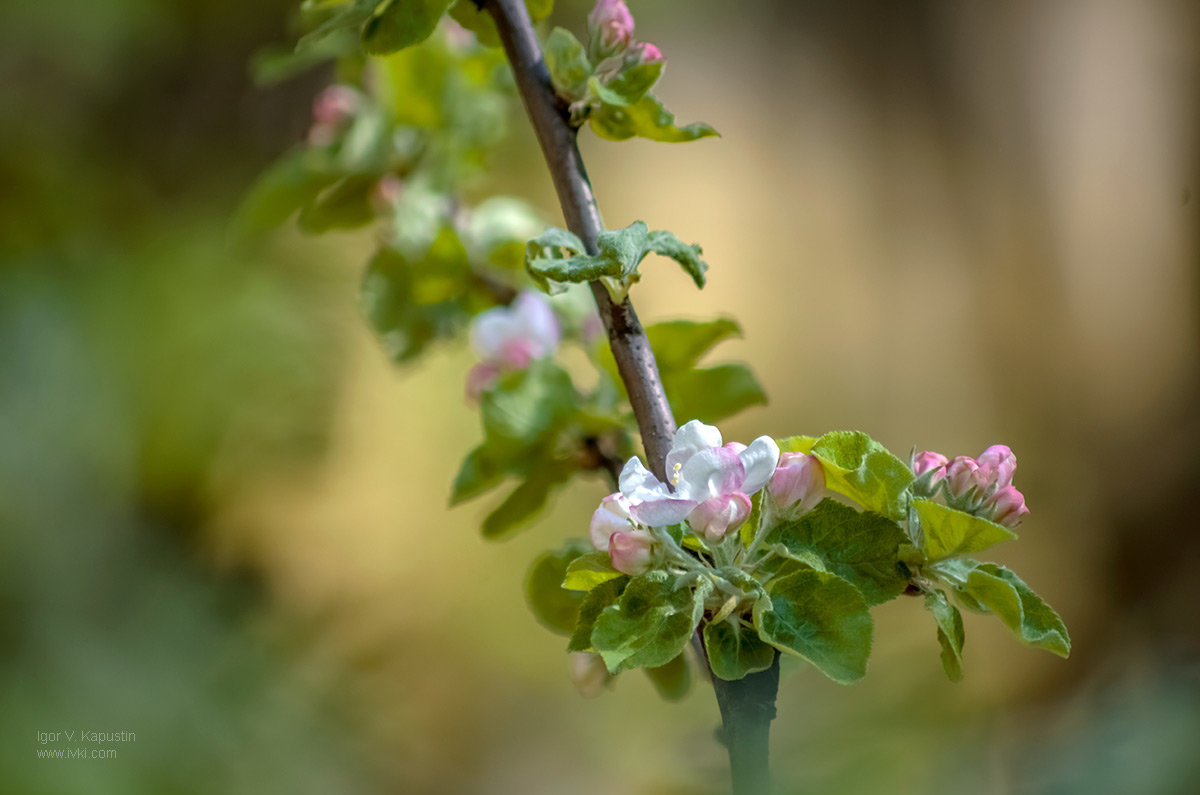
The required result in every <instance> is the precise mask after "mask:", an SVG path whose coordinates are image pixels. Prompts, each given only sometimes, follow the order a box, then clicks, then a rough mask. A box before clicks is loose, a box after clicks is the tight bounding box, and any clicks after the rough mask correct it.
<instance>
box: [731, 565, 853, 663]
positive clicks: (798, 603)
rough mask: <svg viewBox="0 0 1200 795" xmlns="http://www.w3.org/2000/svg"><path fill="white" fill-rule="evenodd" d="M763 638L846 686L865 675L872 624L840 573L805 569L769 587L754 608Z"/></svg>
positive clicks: (851, 587) (756, 627) (756, 623)
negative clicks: (806, 661) (801, 658)
mask: <svg viewBox="0 0 1200 795" xmlns="http://www.w3.org/2000/svg"><path fill="white" fill-rule="evenodd" d="M754 627H755V629H757V630H758V634H759V637H761V638H762V639H763V640H765V641H766V642H767V643H770V644H771V645H772V646H774V647H775V648H777V649H779V650H780V651H784V652H788V653H790V654H795V655H798V656H800V657H803V658H804V659H806V660H808V661H809V662H811V663H812V664H813V665H815V666H816V667H817V669H818V670H819V671H821V673H823V674H825V675H826V676H828V677H829V678H830V679H832V680H834V681H835V682H841V683H843V684H846V683H849V682H853V681H855V680H856V679H861V678H862V677H863V676H864V675H865V674H866V672H867V658H868V657H869V656H870V654H871V636H872V632H873V627H874V623H873V621H872V620H871V613H870V612H869V611H868V610H867V603H866V601H865V600H864V599H863V597H862V594H861V593H859V591H858V589H857V588H855V587H854V586H853V585H851V584H850V583H848V582H846V581H845V580H843V579H842V578H841V577H838V576H837V575H836V574H830V573H828V572H821V571H816V570H815V569H807V570H806V569H803V568H802V569H801V570H799V571H797V572H795V573H794V574H790V575H788V576H787V577H782V578H779V579H775V580H771V581H770V582H768V583H767V594H766V596H764V597H763V598H761V599H759V600H758V601H757V602H755V604H754Z"/></svg>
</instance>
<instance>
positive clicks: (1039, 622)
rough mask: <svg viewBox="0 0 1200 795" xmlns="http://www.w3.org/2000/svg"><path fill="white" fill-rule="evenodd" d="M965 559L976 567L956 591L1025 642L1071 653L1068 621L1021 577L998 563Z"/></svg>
mask: <svg viewBox="0 0 1200 795" xmlns="http://www.w3.org/2000/svg"><path fill="white" fill-rule="evenodd" d="M964 563H967V564H968V565H973V568H972V569H971V570H970V573H969V574H967V577H966V582H965V583H962V584H958V583H955V584H954V586H955V590H956V591H958V592H960V593H961V594H963V595H966V596H967V597H969V599H970V600H972V601H973V602H975V603H978V604H979V605H981V606H983V607H984V608H986V609H987V610H988V611H989V612H992V613H994V614H996V616H997V617H999V619H1000V620H1001V621H1002V622H1004V625H1005V626H1007V627H1008V628H1009V629H1010V630H1012V631H1013V633H1014V634H1016V636H1017V637H1018V638H1019V639H1020V640H1021V641H1022V642H1023V643H1027V644H1029V645H1030V646H1036V647H1037V648H1039V649H1045V650H1046V651H1048V652H1051V653H1053V654H1057V655H1058V656H1059V657H1069V656H1070V654H1071V638H1070V635H1069V634H1068V633H1067V627H1066V625H1065V624H1063V621H1062V619H1061V618H1059V616H1058V613H1056V612H1054V610H1053V609H1052V608H1051V607H1050V606H1049V605H1048V604H1046V603H1045V602H1044V601H1042V598H1041V597H1040V596H1038V595H1037V594H1036V593H1034V592H1033V590H1031V589H1030V587H1029V586H1028V585H1026V584H1025V582H1024V581H1023V580H1022V579H1021V578H1020V577H1018V576H1017V575H1016V574H1014V573H1013V572H1011V571H1009V570H1008V569H1006V568H1004V567H1003V566H997V565H996V564H994V563H975V562H974V561H964ZM970 604H971V602H964V605H967V606H969V605H970Z"/></svg>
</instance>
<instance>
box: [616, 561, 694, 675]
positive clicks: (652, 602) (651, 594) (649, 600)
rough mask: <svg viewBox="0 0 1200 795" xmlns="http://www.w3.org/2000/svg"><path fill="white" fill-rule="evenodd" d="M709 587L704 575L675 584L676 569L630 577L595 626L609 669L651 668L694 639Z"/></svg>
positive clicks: (669, 659) (665, 661)
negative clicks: (691, 584) (672, 573)
mask: <svg viewBox="0 0 1200 795" xmlns="http://www.w3.org/2000/svg"><path fill="white" fill-rule="evenodd" d="M601 587H603V586H601ZM711 588H712V585H711V584H710V583H709V581H708V580H706V579H701V580H698V581H696V583H695V585H694V586H692V587H689V586H686V585H685V586H684V587H682V588H676V587H675V577H674V575H671V574H668V573H667V572H665V571H650V572H647V573H646V574H642V575H640V576H638V577H634V578H633V579H632V580H630V582H629V585H628V587H626V588H625V591H624V592H623V593H622V594H621V598H620V600H618V602H617V603H616V604H614V605H610V606H608V607H606V608H604V611H603V612H602V613H601V614H600V617H599V618H598V619H596V626H595V628H594V629H593V630H592V644H593V645H594V646H595V647H596V649H597V650H598V651H599V652H600V656H601V657H602V658H604V664H605V665H607V666H608V670H609V671H610V672H612V673H618V672H619V671H624V670H627V669H629V668H636V667H637V666H647V667H651V668H652V667H655V666H659V665H665V664H666V663H668V662H670V661H671V660H672V659H674V658H675V657H676V656H677V655H678V654H679V653H680V652H681V651H683V648H684V647H685V646H686V645H687V644H688V641H689V640H690V639H691V637H692V633H693V631H695V629H696V624H698V623H699V621H700V616H701V615H702V614H703V612H704V599H705V597H707V596H708V592H709V591H710V590H711Z"/></svg>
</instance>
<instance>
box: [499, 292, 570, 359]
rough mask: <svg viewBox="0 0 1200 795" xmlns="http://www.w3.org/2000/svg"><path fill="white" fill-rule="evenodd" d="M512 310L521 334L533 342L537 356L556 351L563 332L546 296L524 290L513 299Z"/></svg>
mask: <svg viewBox="0 0 1200 795" xmlns="http://www.w3.org/2000/svg"><path fill="white" fill-rule="evenodd" d="M511 311H512V312H513V313H514V318H515V320H516V326H517V328H518V330H519V331H520V333H521V336H522V337H524V338H525V339H526V340H527V341H529V342H530V343H532V344H533V347H534V354H535V356H536V357H537V358H542V357H544V356H549V355H550V354H551V353H553V352H554V350H555V349H556V348H557V347H558V341H559V339H560V338H561V336H562V333H561V331H560V329H559V325H558V318H557V317H556V316H555V314H554V310H553V309H551V308H550V302H549V301H547V300H546V298H544V297H543V296H542V295H540V294H538V293H535V292H530V291H526V292H523V293H521V294H520V295H518V296H517V297H516V300H514V301H513V303H512V308H511Z"/></svg>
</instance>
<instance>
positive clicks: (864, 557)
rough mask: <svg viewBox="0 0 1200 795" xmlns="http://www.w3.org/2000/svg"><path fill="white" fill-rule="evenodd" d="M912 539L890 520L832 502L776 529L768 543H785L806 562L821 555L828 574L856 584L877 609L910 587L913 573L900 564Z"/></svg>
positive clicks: (771, 530)
mask: <svg viewBox="0 0 1200 795" xmlns="http://www.w3.org/2000/svg"><path fill="white" fill-rule="evenodd" d="M907 540H908V536H906V535H905V533H904V531H903V530H902V529H900V526H899V525H897V524H896V523H895V522H893V521H891V520H890V519H887V518H886V517H883V516H880V515H879V514H876V513H871V512H870V511H864V512H859V511H856V510H854V509H853V508H850V507H848V506H846V505H842V504H841V503H839V502H836V501H834V500H832V499H829V498H826V499H824V500H821V502H820V504H819V505H817V507H815V508H814V509H813V510H811V511H809V512H808V513H806V514H804V515H803V516H801V517H800V518H799V519H795V520H791V521H784V522H781V523H779V524H777V525H775V526H774V527H772V528H771V529H770V530H768V531H767V534H766V536H765V537H764V538H763V543H765V544H768V545H771V544H782V545H783V546H784V547H785V548H786V549H787V550H788V551H789V552H790V553H791V554H792V555H793V556H796V558H797V559H800V560H804V559H805V558H806V556H810V555H811V556H815V557H817V558H818V559H820V561H821V563H822V568H823V569H824V570H825V571H829V572H832V573H833V574H836V575H838V576H839V577H841V578H842V579H844V580H846V581H847V582H849V583H850V584H851V585H853V586H855V587H856V588H857V589H858V590H859V591H860V592H861V593H862V596H863V598H864V599H865V600H866V602H867V604H868V605H876V604H880V603H882V602H886V601H888V600H889V599H893V598H895V597H897V596H899V595H900V594H901V593H902V592H903V591H904V589H905V587H906V586H907V585H908V580H909V572H908V570H907V569H906V568H905V567H904V566H903V565H901V564H900V563H899V562H898V560H897V551H898V549H899V547H900V545H901V544H903V543H904V542H905V541H907Z"/></svg>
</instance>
